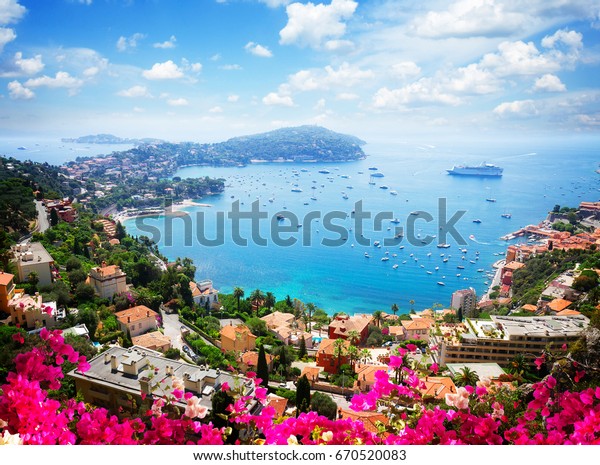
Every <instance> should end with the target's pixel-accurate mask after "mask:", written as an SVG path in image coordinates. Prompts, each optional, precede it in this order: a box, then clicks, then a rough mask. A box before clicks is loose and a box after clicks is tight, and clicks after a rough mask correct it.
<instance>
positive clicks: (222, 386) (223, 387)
mask: <svg viewBox="0 0 600 465" xmlns="http://www.w3.org/2000/svg"><path fill="white" fill-rule="evenodd" d="M230 389H231V388H230V387H229V383H228V382H227V381H225V382H224V383H223V384H221V391H229V390H230Z"/></svg>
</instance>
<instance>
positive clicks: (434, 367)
mask: <svg viewBox="0 0 600 465" xmlns="http://www.w3.org/2000/svg"><path fill="white" fill-rule="evenodd" d="M429 369H430V370H431V372H432V373H433V374H435V375H437V374H438V371H440V367H439V366H438V364H437V363H432V364H431V366H430V367H429Z"/></svg>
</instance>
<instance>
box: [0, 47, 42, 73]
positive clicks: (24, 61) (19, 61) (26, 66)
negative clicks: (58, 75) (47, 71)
mask: <svg viewBox="0 0 600 465" xmlns="http://www.w3.org/2000/svg"><path fill="white" fill-rule="evenodd" d="M43 69H44V63H43V62H42V55H36V56H34V57H33V58H23V53H21V52H17V53H15V56H14V58H13V61H12V63H10V64H8V66H7V69H6V70H4V71H2V70H0V77H17V76H32V75H34V74H37V73H39V72H40V71H42V70H43Z"/></svg>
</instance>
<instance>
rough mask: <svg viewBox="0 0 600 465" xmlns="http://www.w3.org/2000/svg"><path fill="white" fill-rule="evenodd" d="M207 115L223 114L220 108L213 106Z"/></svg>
mask: <svg viewBox="0 0 600 465" xmlns="http://www.w3.org/2000/svg"><path fill="white" fill-rule="evenodd" d="M208 112H209V113H223V109H222V108H221V107H220V106H218V105H217V106H214V107H212V108H211V109H210V110H208Z"/></svg>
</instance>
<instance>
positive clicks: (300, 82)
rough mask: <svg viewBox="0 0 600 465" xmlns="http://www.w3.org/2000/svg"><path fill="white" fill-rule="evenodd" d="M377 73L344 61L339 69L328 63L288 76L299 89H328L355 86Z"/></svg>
mask: <svg viewBox="0 0 600 465" xmlns="http://www.w3.org/2000/svg"><path fill="white" fill-rule="evenodd" d="M374 77H375V73H373V71H371V70H362V69H360V68H359V67H358V66H354V65H350V64H349V63H347V62H344V63H342V64H341V65H340V66H339V67H338V68H337V69H334V68H333V67H332V66H330V65H327V66H325V68H323V69H310V70H301V71H298V72H297V73H295V74H292V75H291V76H289V78H288V83H289V85H290V86H291V87H292V88H293V89H295V90H299V91H311V90H328V89H332V88H339V87H353V86H355V85H357V84H360V83H362V82H364V81H368V80H371V79H373V78H374Z"/></svg>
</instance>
